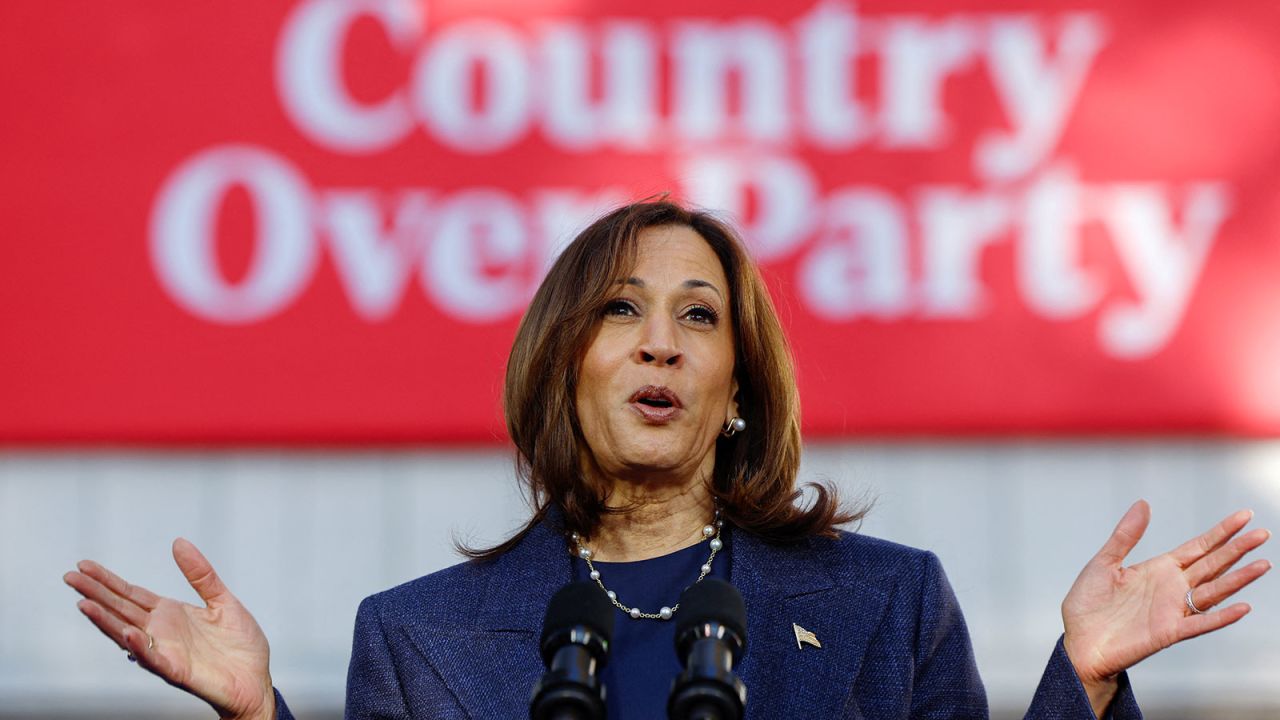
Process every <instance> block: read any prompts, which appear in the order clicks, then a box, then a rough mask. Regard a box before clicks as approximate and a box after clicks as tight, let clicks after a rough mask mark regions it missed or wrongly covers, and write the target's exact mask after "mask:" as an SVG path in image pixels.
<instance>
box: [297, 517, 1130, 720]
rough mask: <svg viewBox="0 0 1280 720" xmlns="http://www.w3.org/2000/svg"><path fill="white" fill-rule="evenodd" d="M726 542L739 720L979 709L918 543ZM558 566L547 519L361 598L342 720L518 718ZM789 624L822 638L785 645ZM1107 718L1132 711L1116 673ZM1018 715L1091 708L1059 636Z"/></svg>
mask: <svg viewBox="0 0 1280 720" xmlns="http://www.w3.org/2000/svg"><path fill="white" fill-rule="evenodd" d="M732 540H733V542H731V543H730V544H729V549H730V554H731V560H730V566H729V573H730V579H731V581H732V582H733V584H734V585H735V586H736V587H737V588H738V589H739V590H740V591H741V592H742V596H743V599H744V600H745V601H746V606H747V638H748V639H747V652H746V654H745V656H744V657H743V659H742V662H741V663H740V664H739V666H738V671H739V674H740V676H741V677H742V679H743V681H744V682H745V683H746V686H747V711H746V715H747V718H749V719H752V720H776V719H777V718H851V719H852V718H858V719H864V720H880V719H888V718H895V719H897V718H902V719H906V718H930V719H932V718H957V719H959V718H964V719H966V720H968V719H974V718H986V717H987V699H986V693H985V691H984V689H983V686H982V680H981V678H979V676H978V671H977V667H976V666H975V664H974V658H973V648H972V645H971V643H970V641H969V633H968V630H967V628H966V626H965V622H964V617H963V616H962V615H961V613H960V608H959V605H958V604H957V602H956V598H955V594H954V593H953V592H952V590H951V586H950V585H949V584H948V582H947V579H946V576H945V575H944V574H943V572H942V567H941V565H940V564H939V562H938V559H937V557H936V556H934V555H933V553H930V552H925V551H922V550H915V549H912V548H908V547H904V546H902V545H897V544H894V543H890V542H887V541H884V540H878V539H875V538H870V537H866V536H863V535H856V534H851V533H841V535H840V537H839V538H838V539H821V538H818V539H811V540H808V541H805V542H803V543H798V544H795V545H787V546H779V545H774V544H770V543H766V542H764V541H762V540H760V539H759V538H756V537H754V536H752V535H750V534H748V533H745V532H741V531H738V532H735V533H734V535H733V538H732ZM570 567H571V566H570V561H569V558H568V557H567V548H566V543H565V540H564V537H563V533H562V532H561V531H560V529H559V527H558V523H557V521H556V520H555V519H554V518H552V519H550V520H547V521H545V522H543V523H542V524H540V525H538V526H537V527H535V528H534V529H533V530H532V531H531V532H530V533H529V534H528V535H527V536H526V537H525V538H524V539H523V540H522V541H521V542H520V543H519V544H518V545H517V546H516V547H515V548H513V549H512V550H511V551H509V552H507V553H506V554H504V555H502V556H500V557H499V558H497V559H495V560H493V561H490V562H466V563H462V564H460V565H455V566H453V567H450V568H447V569H445V570H441V571H440V572H437V573H433V574H431V575H427V576H426V577H422V578H419V579H417V580H414V581H412V582H409V583H406V584H404V585H401V586H399V587H396V588H393V589H391V590H388V591H386V592H383V593H379V594H377V595H374V596H372V597H369V598H367V599H365V601H364V602H363V603H361V605H360V610H359V612H358V614H357V616H356V629H355V641H354V645H353V648H352V654H351V666H350V670H349V673H348V681H347V709H346V718H347V720H392V719H395V720H407V719H408V718H440V719H442V720H444V719H447V720H463V719H464V718H470V719H476V720H489V719H491V718H513V719H519V718H527V717H528V713H529V710H528V706H529V698H530V694H531V692H532V688H533V685H534V683H535V682H537V680H538V678H539V677H541V675H542V672H543V666H542V661H541V659H540V658H539V655H538V637H539V633H540V631H541V624H542V619H543V615H544V613H545V612H546V607H547V603H548V601H549V600H550V599H551V595H552V594H553V593H554V592H555V591H556V590H558V589H559V588H560V587H562V586H563V585H565V584H566V583H568V582H570V580H571V578H570V573H571V570H570ZM792 623H796V624H798V625H800V626H802V627H804V628H805V629H807V630H809V631H811V632H813V633H814V634H815V635H817V637H818V639H819V640H820V641H821V643H822V648H821V649H817V648H813V647H809V646H805V647H804V648H801V647H799V646H798V645H797V642H796V637H795V634H794V631H793V629H792ZM276 702H277V707H278V714H277V717H278V718H280V719H281V720H292V717H293V716H292V714H291V713H290V712H289V709H288V706H287V705H286V704H285V702H284V698H283V697H280V695H279V694H278V693H277V696H276ZM1108 714H1109V715H1110V716H1112V717H1113V718H1115V719H1116V720H1137V719H1140V718H1141V717H1142V715H1141V712H1140V711H1139V710H1138V707H1137V704H1136V702H1135V701H1134V698H1133V693H1132V691H1131V690H1130V689H1129V686H1128V681H1127V678H1124V677H1122V679H1121V692H1120V694H1119V696H1118V697H1117V698H1116V701H1115V702H1114V703H1113V704H1112V709H1111V711H1110V712H1109V713H1108ZM1027 717H1028V718H1036V719H1037V720H1052V719H1062V720H1067V719H1072V720H1074V719H1079V720H1090V719H1092V718H1093V717H1094V715H1093V711H1092V709H1091V708H1090V706H1089V700H1088V697H1087V696H1086V695H1085V692H1084V688H1083V686H1082V685H1081V684H1080V682H1079V680H1078V679H1077V678H1076V675H1075V672H1074V670H1073V669H1072V667H1071V663H1070V661H1069V660H1068V659H1067V656H1066V652H1065V651H1064V650H1063V647H1062V642H1061V640H1059V642H1058V645H1057V647H1056V648H1055V649H1054V651H1053V654H1052V655H1051V656H1050V659H1049V663H1048V666H1047V668H1046V669H1045V673H1044V676H1043V678H1042V679H1041V682H1040V686H1039V688H1038V689H1037V690H1036V694H1035V697H1034V699H1033V701H1032V704H1031V709H1030V711H1029V712H1028V713H1027Z"/></svg>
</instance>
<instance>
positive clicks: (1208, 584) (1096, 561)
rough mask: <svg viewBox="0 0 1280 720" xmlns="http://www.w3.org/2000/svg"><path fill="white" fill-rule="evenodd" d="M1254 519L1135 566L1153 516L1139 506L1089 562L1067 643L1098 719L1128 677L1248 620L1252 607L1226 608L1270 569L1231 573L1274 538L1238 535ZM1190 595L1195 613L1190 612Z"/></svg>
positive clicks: (1243, 517) (1069, 619)
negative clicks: (1167, 651) (1158, 656)
mask: <svg viewBox="0 0 1280 720" xmlns="http://www.w3.org/2000/svg"><path fill="white" fill-rule="evenodd" d="M1252 517H1253V513H1252V512H1249V511H1247V510H1241V511H1240V512H1237V513H1234V514H1232V515H1230V516H1228V517H1227V518H1226V519H1224V520H1223V521H1222V522H1220V523H1218V524H1217V525H1215V526H1214V527H1213V528H1212V529H1210V530H1209V531H1208V532H1206V533H1204V534H1203V535H1200V536H1199V537H1196V538H1192V539H1191V540H1188V541H1187V542H1185V543H1183V544H1182V545H1180V546H1178V547H1177V548H1175V549H1174V550H1171V551H1170V552H1167V553H1164V554H1162V555H1158V556H1156V557H1153V558H1151V559H1150V560H1147V561H1145V562H1142V563H1139V564H1137V565H1131V566H1127V567H1126V566H1125V565H1124V559H1125V556H1127V555H1128V554H1129V551H1131V550H1132V549H1133V547H1134V546H1135V545H1137V544H1138V541H1139V540H1140V539H1142V535H1143V533H1145V532H1146V529H1147V523H1148V522H1149V521H1150V520H1151V508H1150V506H1148V505H1147V503H1146V502H1145V501H1142V500H1139V501H1138V502H1136V503H1134V505H1133V506H1132V507H1130V508H1129V511H1128V512H1126V513H1125V515H1124V517H1123V518H1121V519H1120V523H1119V524H1118V525H1116V529H1115V531H1114V532H1112V534H1111V537H1110V539H1108V540H1107V542H1106V544H1105V545H1104V546H1103V547H1102V550H1100V551H1099V552H1098V554H1097V555H1095V556H1094V557H1093V559H1092V560H1090V561H1089V564H1088V565H1086V566H1085V568H1084V570H1082V571H1081V572H1080V576H1079V577H1077V578H1076V581H1075V584H1074V585H1072V586H1071V590H1070V592H1068V593H1067V597H1066V599H1065V600H1064V601H1063V602H1062V622H1063V625H1064V627H1065V629H1066V634H1065V636H1064V639H1063V643H1064V645H1065V647H1066V651H1067V656H1068V657H1070V658H1071V663H1072V665H1073V666H1075V670H1076V674H1077V675H1078V676H1079V677H1080V680H1081V682H1082V683H1083V684H1084V686H1085V689H1086V690H1087V691H1088V692H1089V696H1090V700H1091V701H1093V705H1094V711H1095V712H1096V713H1097V714H1098V716H1099V717H1101V716H1102V712H1103V710H1104V709H1105V708H1106V705H1107V704H1108V703H1109V702H1110V700H1111V697H1112V696H1113V695H1114V692H1115V686H1116V685H1115V678H1116V676H1117V675H1119V673H1120V672H1122V671H1123V670H1125V669H1127V668H1129V667H1132V666H1133V665H1135V664H1136V663H1138V662H1140V661H1141V660H1143V659H1144V658H1147V657H1150V656H1151V655H1153V654H1155V653H1157V652H1159V651H1160V650H1163V649H1164V648H1167V647H1169V646H1170V645H1172V644H1174V643H1176V642H1180V641H1182V640H1186V639H1188V638H1193V637H1195V636H1197V635H1203V634H1204V633H1208V632H1213V631H1214V630H1218V629H1220V628H1223V627H1226V626H1227V625H1230V624H1231V623H1234V622H1236V621H1237V620H1239V619H1240V618H1242V617H1244V616H1245V615H1246V614H1248V612H1249V610H1250V607H1249V605H1248V604H1247V603H1234V604H1232V605H1229V606H1226V607H1221V605H1222V603H1224V602H1225V601H1226V600H1227V599H1228V598H1230V597H1231V596H1232V595H1234V594H1235V593H1236V592H1238V591H1239V590H1240V589H1241V588H1243V587H1245V586H1246V585H1248V584H1249V583H1251V582H1253V581H1254V580H1257V579H1258V578H1260V577H1262V575H1263V574H1264V573H1266V572H1267V571H1268V570H1270V569H1271V563H1270V562H1269V561H1267V560H1255V561H1254V562H1252V563H1249V564H1248V565H1245V566H1244V567H1242V568H1239V569H1238V570H1235V571H1231V568H1232V567H1233V566H1235V565H1236V563H1237V562H1239V560H1240V559H1241V558H1242V557H1244V555H1245V554H1246V553H1248V552H1250V551H1252V550H1254V549H1256V548H1257V547H1258V546H1260V545H1262V544H1263V543H1264V542H1266V541H1267V540H1268V539H1269V538H1270V537H1271V533H1270V532H1269V531H1267V530H1263V529H1255V530H1251V531H1249V532H1246V533H1243V534H1239V533H1240V531H1241V530H1242V529H1244V526H1245V525H1247V524H1248V523H1249V520H1250V519H1252ZM1188 590H1190V591H1191V598H1192V602H1193V603H1194V605H1195V608H1196V610H1199V611H1201V612H1199V613H1197V612H1194V611H1193V610H1192V609H1191V607H1189V606H1188V605H1187V601H1186V597H1187V592H1188Z"/></svg>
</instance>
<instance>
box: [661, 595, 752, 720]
mask: <svg viewBox="0 0 1280 720" xmlns="http://www.w3.org/2000/svg"><path fill="white" fill-rule="evenodd" d="M746 648H747V608H746V605H745V604H744V603H743V602H742V595H741V594H740V593H739V592H738V590H737V589H736V588H734V587H733V586H732V585H730V584H729V583H727V582H725V581H723V580H718V579H716V578H707V579H706V580H703V581H702V582H700V583H694V584H693V585H691V586H689V587H688V588H687V589H686V590H685V591H684V593H683V594H682V595H681V596H680V610H679V612H678V613H677V614H676V655H677V656H678V657H679V658H680V662H681V664H683V665H684V671H683V672H681V673H680V675H679V676H678V677H677V678H676V680H675V682H674V683H672V685H671V695H670V697H669V698H668V699H667V717H669V718H671V720H741V718H742V712H743V709H744V708H745V707H746V704H747V686H746V685H744V684H743V683H742V680H741V679H740V678H738V676H737V675H734V674H733V666H734V665H735V664H736V663H737V662H738V659H739V658H741V657H742V653H743V652H745V651H746Z"/></svg>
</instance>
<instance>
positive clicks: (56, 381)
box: [0, 0, 1280, 443]
mask: <svg viewBox="0 0 1280 720" xmlns="http://www.w3.org/2000/svg"><path fill="white" fill-rule="evenodd" d="M1277 37H1280V5H1278V4H1276V3H1262V2H1253V1H1252V0H1222V1H1220V2H1215V3H1208V4H1205V3H1168V2H1157V1H1154V0H1144V1H1138V0H1134V1H1132V2H1124V3H1102V2H1038V3H1036V2H994V1H991V2H978V1H976V0H975V1H971V2H941V1H938V0H934V1H932V2H926V1H923V0H921V1H919V2H908V3H902V2H894V3H887V2H860V3H853V2H841V1H839V0H828V1H826V2H815V3H796V4H787V3H776V2H772V3H743V2H727V1H725V2H717V3H702V4H696V5H690V4H689V3H675V2H655V3H647V4H644V5H643V7H641V6H637V5H635V4H634V3H619V2H599V3H592V4H590V5H587V4H581V3H567V2H555V1H553V0H547V1H545V2H542V1H539V2H533V1H523V2H509V1H508V2H497V1H496V0H493V1H490V2H481V1H468V2H462V1H461V0H453V1H450V2H427V1H426V0H417V1H410V0H304V1H302V2H290V3H282V2H255V3H236V4H234V5H231V6H228V5H226V4H225V3H194V4H192V3H169V2H154V1H152V2H144V1H142V0H127V1H126V0H120V1H118V2H111V3H98V2H55V3H50V2H46V1H44V0H40V1H35V0H25V1H17V0H14V1H11V2H7V3H4V5H3V6H0V40H2V42H0V57H2V58H3V67H4V70H3V71H2V75H0V77H2V78H3V80H2V81H0V82H2V84H0V88H2V89H3V93H4V98H5V104H6V110H5V112H4V113H3V115H2V116H0V128H2V129H3V130H2V133H0V136H2V137H3V140H2V142H3V144H4V145H3V158H4V169H3V179H2V180H0V183H3V184H2V185H0V198H3V199H2V200H0V202H2V203H3V209H4V213H3V220H4V223H5V237H4V240H3V242H2V243H0V300H2V301H3V303H2V304H0V342H2V343H3V348H2V350H3V351H2V352H0V439H4V440H6V441H8V442H11V443H12V442H19V443H27V442H99V441H105V442H195V443H224V442H233V443H240V442H250V443H259V442H267V443H274V442H306V443H309V442H338V443H370V442H372V443H380V442H458V441H477V442H498V441H500V440H501V439H502V437H503V432H502V429H501V427H502V425H501V417H500V410H499V395H500V382H501V371H502V366H503V363H504V360H505V357H506V352H507V349H508V347H509V344H510V342H511V338H512V335H513V332H514V328H515V324H516V322H517V320H518V318H519V314H520V312H521V309H522V308H523V306H524V304H525V303H526V302H527V300H528V298H529V297H530V295H531V293H532V290H533V288H534V287H536V285H537V283H538V281H539V279H540V277H541V274H542V272H543V271H544V269H545V267H546V266H547V263H548V262H549V261H550V259H551V258H552V257H554V254H555V252H556V250H557V248H559V247H561V246H562V244H563V243H564V242H565V241H566V240H567V239H568V238H570V237H571V236H572V234H573V231H574V230H575V229H576V228H580V227H581V226H582V225H583V224H584V223H585V222H587V221H588V220H589V219H590V218H592V217H593V216H595V215H597V214H599V213H601V212H602V211H604V210H606V209H608V208H609V207H611V206H612V205H614V204H616V203H618V202H622V201H625V200H628V199H634V198H637V197H643V196H645V195H649V194H652V193H656V192H662V191H670V192H672V193H673V194H674V195H676V196H677V197H680V198H684V199H686V200H689V201H691V202H693V203H696V204H700V205H704V206H707V207H712V208H717V209H720V210H722V211H723V212H724V213H725V214H726V215H728V216H729V217H731V218H733V219H734V220H735V222H737V224H738V225H739V226H740V227H741V228H742V229H743V230H744V233H745V235H746V237H747V240H748V242H749V243H750V245H751V247H752V249H753V252H754V253H755V254H756V256H757V258H758V259H759V261H760V262H761V264H762V266H763V268H764V271H765V274H766V276H767V278H768V280H769V282H770V284H771V287H772V289H773V291H774V294H775V297H776V299H777V301H778V304H779V307H780V309H781V311H782V313H783V316H784V322H785V323H786V325H787V327H788V330H789V332H790V336H791V338H792V341H793V343H794V345H795V348H796V355H797V358H798V362H799V367H800V381H801V392H802V397H803V403H804V417H805V428H806V431H807V432H808V433H809V435H810V436H811V437H831V436H854V435H856V436H866V435H901V434H934V433H942V434H957V433H963V434H979V433H995V434H1008V433H1016V434H1024V433H1090V434H1093V433H1108V432H1116V431H1119V432H1126V433H1152V432H1161V433H1164V432H1228V433H1235V434H1248V435H1258V434H1276V433H1280V133H1277V131H1276V128H1280V82H1277V78H1278V77H1280V44H1277V43H1276V42H1275V39H1276V38H1277Z"/></svg>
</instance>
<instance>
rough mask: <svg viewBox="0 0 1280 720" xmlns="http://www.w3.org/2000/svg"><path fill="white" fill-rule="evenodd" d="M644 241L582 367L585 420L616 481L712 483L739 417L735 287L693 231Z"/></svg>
mask: <svg viewBox="0 0 1280 720" xmlns="http://www.w3.org/2000/svg"><path fill="white" fill-rule="evenodd" d="M638 241H639V247H638V256H637V262H636V266H635V268H634V270H633V271H632V273H631V276H630V277H629V278H628V279H626V280H625V281H624V282H621V283H619V284H618V285H617V286H616V287H615V288H614V295H613V298H612V300H610V301H609V303H608V304H607V305H606V307H605V310H604V315H603V317H602V318H601V321H600V325H599V329H598V330H597V331H596V334H595V336H594V338H593V339H592V340H591V343H590V345H588V346H587V350H586V353H585V355H584V357H583V360H582V364H581V369H580V371H579V376H578V389H577V397H576V400H577V406H578V420H579V422H580V424H581V427H582V432H583V435H585V437H586V440H587V444H588V445H589V446H590V449H591V453H592V455H593V456H594V458H595V461H596V463H597V464H598V466H599V467H600V469H601V470H603V471H604V472H605V473H606V474H607V475H609V476H611V477H613V478H628V479H648V478H653V477H654V476H656V475H667V476H670V477H671V478H672V479H675V480H680V481H688V480H690V479H692V478H693V477H698V478H703V477H709V476H710V472H711V469H712V467H713V465H714V462H715V443H716V437H717V436H718V434H719V432H720V429H721V428H722V427H723V425H724V423H725V421H726V420H728V419H729V418H731V417H733V416H734V414H735V413H736V412H737V404H736V403H735V402H734V400H733V397H734V395H735V394H736V393H737V390H738V385H737V381H736V380H734V375H733V369H734V368H733V364H734V337H733V323H732V321H731V318H730V316H729V312H730V307H731V306H730V304H729V302H730V298H729V283H728V281H727V280H726V278H725V274H724V269H723V268H722V267H721V265H720V260H719V258H718V257H716V254H715V252H714V251H712V249H711V247H710V246H709V245H708V244H707V242H706V241H705V240H703V239H702V236H701V235H699V234H698V233H697V232H696V231H694V230H693V229H692V228H690V227H687V226H683V225H662V226H658V227H651V228H646V229H645V230H643V231H641V233H640V236H639V238H638Z"/></svg>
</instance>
